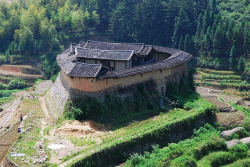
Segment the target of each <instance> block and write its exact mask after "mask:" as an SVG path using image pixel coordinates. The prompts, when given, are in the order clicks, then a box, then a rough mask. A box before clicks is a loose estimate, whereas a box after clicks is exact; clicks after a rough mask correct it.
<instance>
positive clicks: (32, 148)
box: [9, 118, 43, 166]
mask: <svg viewBox="0 0 250 167" xmlns="http://www.w3.org/2000/svg"><path fill="white" fill-rule="evenodd" d="M24 129H26V131H25V132H23V133H21V134H19V135H18V138H17V140H16V142H15V143H14V144H13V145H12V149H11V151H12V152H17V153H22V154H25V156H24V157H9V158H10V159H11V160H12V161H13V162H15V163H16V164H17V165H18V166H33V165H34V164H33V162H34V159H35V157H39V156H40V155H39V152H38V147H39V146H38V144H37V143H38V141H39V139H40V138H41V133H40V131H41V127H40V120H39V119H34V118H27V119H26V120H25V127H24ZM35 166H39V165H38V164H36V165H35ZM40 166H43V165H40Z"/></svg>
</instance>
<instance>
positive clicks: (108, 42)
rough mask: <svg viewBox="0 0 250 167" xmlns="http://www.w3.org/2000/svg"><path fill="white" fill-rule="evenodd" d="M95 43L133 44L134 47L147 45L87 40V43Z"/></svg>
mask: <svg viewBox="0 0 250 167" xmlns="http://www.w3.org/2000/svg"><path fill="white" fill-rule="evenodd" d="M88 42H93V43H110V44H132V45H145V43H120V42H101V41H94V40H87V42H86V43H88Z"/></svg>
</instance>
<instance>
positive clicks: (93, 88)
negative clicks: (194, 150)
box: [61, 63, 186, 92]
mask: <svg viewBox="0 0 250 167" xmlns="http://www.w3.org/2000/svg"><path fill="white" fill-rule="evenodd" d="M185 69H186V63H185V64H182V65H180V66H177V67H174V68H169V69H163V70H157V71H152V72H148V73H143V74H138V75H134V76H129V77H123V78H110V79H105V80H100V79H96V78H79V77H69V76H66V75H65V74H64V73H63V72H61V77H62V79H63V80H64V82H66V83H65V84H67V85H68V86H69V87H70V88H72V89H76V90H80V91H83V92H99V91H103V90H105V89H110V88H118V87H119V88H123V87H126V86H130V85H133V84H136V83H140V82H144V81H147V80H150V79H153V80H155V81H156V83H157V85H158V90H159V92H160V89H161V88H160V87H161V86H164V89H165V85H166V83H167V82H169V81H168V80H167V78H168V76H171V75H172V74H174V73H175V72H178V71H183V70H185Z"/></svg>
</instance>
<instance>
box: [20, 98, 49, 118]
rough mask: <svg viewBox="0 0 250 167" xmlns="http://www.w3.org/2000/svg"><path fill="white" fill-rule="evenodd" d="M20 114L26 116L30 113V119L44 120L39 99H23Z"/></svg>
mask: <svg viewBox="0 0 250 167" xmlns="http://www.w3.org/2000/svg"><path fill="white" fill-rule="evenodd" d="M20 106H21V108H20V112H21V113H23V115H27V114H28V113H31V114H32V115H31V117H32V118H44V117H45V115H44V112H43V110H42V108H41V102H40V100H39V99H36V98H35V99H28V98H24V99H23V100H22V102H21V104H20Z"/></svg>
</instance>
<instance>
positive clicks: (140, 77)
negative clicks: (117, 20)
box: [48, 40, 192, 107]
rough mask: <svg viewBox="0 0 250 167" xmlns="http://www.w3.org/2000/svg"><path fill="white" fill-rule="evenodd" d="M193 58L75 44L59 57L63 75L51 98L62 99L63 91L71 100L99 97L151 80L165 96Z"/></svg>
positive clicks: (153, 49) (139, 47)
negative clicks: (167, 89)
mask: <svg viewBox="0 0 250 167" xmlns="http://www.w3.org/2000/svg"><path fill="white" fill-rule="evenodd" d="M191 58H192V55H190V54H188V53H186V52H183V51H180V50H177V49H173V48H165V47H159V46H152V45H145V44H144V43H109V42H98V41H90V40H89V41H87V42H80V43H79V44H75V43H72V44H71V46H70V48H69V49H67V50H65V51H64V52H63V53H61V54H60V55H58V56H57V63H58V65H59V66H60V68H61V72H60V74H59V76H58V78H57V80H56V83H55V85H54V88H52V89H51V90H50V92H49V93H48V95H49V96H50V97H52V99H53V100H54V99H56V98H57V96H58V99H59V97H62V95H60V93H61V92H64V91H65V92H67V93H68V95H69V96H70V97H72V96H79V95H93V96H94V95H98V96H100V95H102V94H105V93H107V92H117V91H118V90H119V89H125V88H126V87H130V86H132V85H135V84H138V83H142V82H146V81H149V80H153V81H154V82H155V83H156V89H157V90H158V92H159V93H160V94H161V95H164V92H165V89H166V84H167V83H168V82H175V81H178V80H179V79H180V77H181V76H182V75H183V74H185V73H186V71H187V61H188V60H190V59H191ZM59 88H60V89H59ZM62 89H63V90H64V91H63V90H62ZM65 99H67V98H65ZM53 100H52V101H53ZM49 101H51V100H48V103H49ZM50 103H51V102H50ZM55 104H58V102H56V103H55ZM59 104H60V103H59ZM50 106H51V105H49V107H50ZM58 107H60V106H58Z"/></svg>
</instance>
